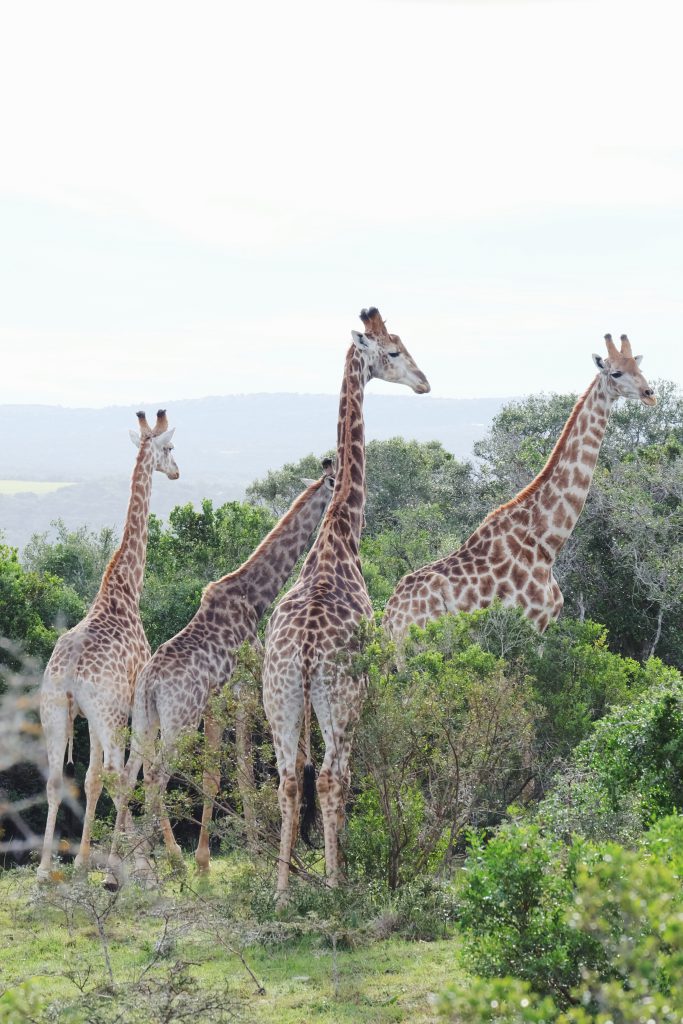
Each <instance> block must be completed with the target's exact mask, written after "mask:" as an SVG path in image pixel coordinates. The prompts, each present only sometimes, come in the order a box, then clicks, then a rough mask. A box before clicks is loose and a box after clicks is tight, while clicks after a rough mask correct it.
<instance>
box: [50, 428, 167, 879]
mask: <svg viewBox="0 0 683 1024" xmlns="http://www.w3.org/2000/svg"><path fill="white" fill-rule="evenodd" d="M137 417H138V422H139V427H140V433H139V434H137V433H135V432H134V431H130V437H131V440H132V441H133V444H134V445H136V447H137V448H138V455H137V458H136V461H135V468H134V469H133V478H132V481H131V494H130V501H129V503H128V512H127V515H126V522H125V526H124V530H123V536H122V538H121V544H120V546H119V547H118V549H117V550H116V551H115V552H114V555H113V556H112V558H111V561H110V562H109V565H108V566H107V568H106V569H105V572H104V575H103V577H102V582H101V584H100V589H99V590H98V592H97V594H96V596H95V599H94V601H93V603H92V605H91V607H90V610H89V611H88V614H87V615H86V616H85V618H84V619H82V621H81V622H79V623H78V625H77V626H74V627H73V629H70V630H69V632H68V633H64V634H63V636H61V637H60V638H59V640H58V641H57V643H56V645H55V649H54V651H53V652H52V656H51V658H50V660H49V662H48V664H47V667H46V669H45V674H44V676H43V683H42V687H41V693H40V720H41V723H42V726H43V732H44V734H45V740H46V743H47V755H48V778H47V800H48V815H47V823H46V826H45V837H44V840H43V851H42V857H41V860H40V866H39V868H38V879H39V880H40V881H45V880H47V879H48V878H49V877H50V862H51V858H52V841H53V836H54V829H55V821H56V818H57V811H58V809H59V804H60V802H61V793H62V785H63V775H62V768H63V764H64V751H65V748H66V746H67V742H68V745H69V761H71V754H72V747H73V723H74V719H75V718H76V716H77V715H79V714H80V715H83V716H84V717H85V718H87V719H88V729H89V733H90V764H89V767H88V771H87V774H86V777H85V795H86V806H85V816H84V820H83V834H82V837H81V845H80V850H79V853H78V856H77V857H76V865H77V866H83V867H85V866H87V864H88V861H89V858H90V834H91V829H92V823H93V819H94V817H95V808H96V806H97V801H98V799H99V796H100V793H101V792H102V771H103V766H104V770H105V771H114V772H116V773H120V772H121V771H122V770H123V755H124V746H123V738H122V735H121V734H122V731H123V730H124V729H125V727H126V724H127V722H128V715H129V713H130V706H131V701H132V697H133V688H134V686H135V680H136V677H137V674H138V672H139V670H140V668H141V667H142V666H143V665H144V663H145V662H146V661H147V659H148V658H149V654H150V649H149V644H148V642H147V637H146V636H145V632H144V630H143V628H142V622H141V620H140V611H139V601H140V592H141V590H142V581H143V576H144V570H145V558H146V554H147V529H148V524H147V519H148V514H149V502H150V497H151V492H152V475H153V473H154V471H155V470H159V471H160V472H161V473H165V474H166V476H167V477H168V478H169V479H170V480H177V479H178V477H179V475H180V474H179V472H178V467H177V465H176V463H175V459H174V457H173V454H172V452H173V445H172V443H171V439H172V437H173V433H174V431H173V430H169V429H168V420H167V418H166V411H165V410H164V409H160V410H159V412H158V413H157V419H156V424H155V426H154V429H152V428H150V426H149V424H148V423H147V418H146V416H145V413H144V412H139V413H137ZM118 800H119V798H118V797H117V796H115V801H118Z"/></svg>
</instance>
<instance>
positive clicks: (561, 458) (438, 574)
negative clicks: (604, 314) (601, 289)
mask: <svg viewBox="0 0 683 1024" xmlns="http://www.w3.org/2000/svg"><path fill="white" fill-rule="evenodd" d="M605 342H606V344H607V353H608V354H607V358H606V359H605V358H603V357H602V356H599V355H593V361H594V362H595V365H596V366H597V368H598V371H599V372H598V374H597V376H596V377H595V378H594V380H593V381H592V383H591V384H590V386H589V387H588V389H587V390H586V391H585V392H584V394H583V395H581V397H580V398H579V400H578V401H577V402H576V404H575V406H574V408H573V410H572V412H571V415H570V416H569V419H568V420H567V422H566V424H565V426H564V429H563V430H562V433H561V434H560V437H559V439H558V441H557V443H556V445H555V447H554V448H553V451H552V453H551V455H550V458H549V459H548V461H547V462H546V464H545V466H544V467H543V469H542V470H541V472H540V473H539V474H538V476H537V477H536V478H535V479H534V480H532V482H531V483H530V484H529V485H528V486H527V487H525V488H524V489H523V490H522V491H520V493H519V494H517V495H516V497H514V498H512V500H511V501H508V502H506V504H504V505H501V506H500V508H498V509H496V510H495V511H493V512H491V513H490V514H489V515H488V516H487V517H486V519H485V520H484V521H483V523H482V524H481V525H480V526H479V527H478V529H476V530H475V531H474V533H473V534H472V536H471V537H469V539H468V540H466V541H465V543H464V544H463V545H462V547H461V548H459V549H458V550H457V551H455V552H454V553H453V554H451V555H448V556H446V557H445V558H440V559H438V560H437V561H435V562H431V563H430V564H429V565H425V566H423V567H422V568H421V569H417V570H416V571H415V572H411V573H408V574H407V575H406V576H404V577H403V579H401V580H400V581H399V583H398V585H397V586H396V589H395V590H394V593H393V594H392V595H391V597H390V598H389V601H388V602H387V606H386V609H385V612H384V619H383V625H384V627H385V629H386V630H387V631H388V633H389V635H390V636H391V637H392V638H393V639H394V640H396V641H397V642H398V641H400V640H401V639H402V638H403V637H404V635H405V633H406V632H407V630H408V627H409V626H410V625H417V626H421V627H423V626H424V625H425V624H426V623H427V622H429V621H430V620H431V619H436V618H439V616H441V615H444V614H445V613H446V612H458V611H473V610H474V609H476V608H485V607H487V606H488V605H490V604H491V603H492V602H493V601H494V600H495V599H496V598H498V599H500V600H501V601H502V603H503V604H505V605H518V606H519V607H521V608H522V609H523V610H524V614H525V616H526V617H527V618H528V619H530V621H531V622H532V623H533V624H534V625H535V627H536V628H537V629H538V631H539V633H543V632H544V630H545V629H546V627H547V625H548V623H549V622H551V621H552V620H554V619H556V618H557V617H558V616H559V614H560V612H561V611H562V605H563V603H564V598H563V596H562V591H561V590H560V587H559V584H558V583H557V580H556V579H555V577H554V576H553V572H552V569H553V564H554V562H555V559H556V558H557V556H558V554H559V552H560V551H561V550H562V548H563V546H564V545H565V544H566V542H567V540H568V538H569V537H570V535H571V533H572V531H573V529H574V527H575V526H576V522H577V520H578V518H579V516H580V515H581V511H582V509H583V506H584V504H585V501H586V496H587V494H588V490H589V488H590V484H591V480H592V478H593V472H594V470H595V465H596V462H597V459H598V453H599V451H600V445H601V444H602V440H603V437H604V434H605V430H606V428H607V420H608V417H609V414H610V410H611V408H612V405H613V404H614V402H615V401H616V400H617V398H619V397H623V398H632V399H640V401H641V402H642V403H643V404H644V405H650V406H651V405H655V404H656V402H657V399H656V398H655V395H654V392H653V390H652V388H651V387H650V385H649V384H648V382H647V381H646V380H645V378H644V377H643V375H642V373H641V372H640V369H639V365H640V361H641V358H642V357H641V356H635V357H634V356H633V353H632V350H631V344H630V342H629V340H628V338H627V337H626V335H625V334H622V336H621V350H619V349H617V347H616V345H615V344H614V342H613V341H612V336H611V335H610V334H606V335H605Z"/></svg>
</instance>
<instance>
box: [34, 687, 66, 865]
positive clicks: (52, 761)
mask: <svg viewBox="0 0 683 1024" xmlns="http://www.w3.org/2000/svg"><path fill="white" fill-rule="evenodd" d="M40 720H41V723H42V726H43V733H44V735H45V742H46V744H47V758H48V773H47V786H46V788H47V808H48V810H47V821H46V823H45V835H44V837H43V850H42V855H41V858H40V864H39V866H38V871H37V877H38V881H39V882H45V881H47V880H49V878H50V871H51V865H52V845H53V841H54V834H55V824H56V821H57V812H58V810H59V805H60V803H61V802H62V789H63V785H64V776H63V769H64V752H65V750H66V745H67V741H68V735H69V707H68V704H67V698H66V696H64V697H62V695H61V694H60V695H59V696H53V697H51V698H46V697H45V696H43V697H42V699H41V706H40Z"/></svg>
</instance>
